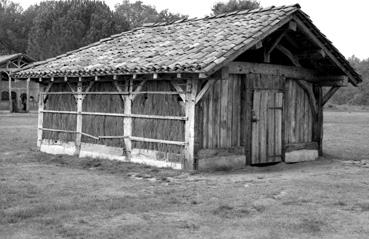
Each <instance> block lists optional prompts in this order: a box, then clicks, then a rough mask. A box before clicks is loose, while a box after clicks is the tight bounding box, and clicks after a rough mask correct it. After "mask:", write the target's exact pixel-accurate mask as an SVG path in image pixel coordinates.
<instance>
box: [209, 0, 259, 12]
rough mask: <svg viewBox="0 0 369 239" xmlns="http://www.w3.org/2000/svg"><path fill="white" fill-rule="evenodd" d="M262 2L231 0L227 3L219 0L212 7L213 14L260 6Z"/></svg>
mask: <svg viewBox="0 0 369 239" xmlns="http://www.w3.org/2000/svg"><path fill="white" fill-rule="evenodd" d="M259 7H260V3H259V2H258V1H255V0H229V1H228V2H227V3H222V2H218V3H216V4H215V5H214V6H213V8H212V9H211V10H212V12H213V15H218V14H222V13H227V12H234V11H241V10H247V9H250V10H252V9H255V8H259Z"/></svg>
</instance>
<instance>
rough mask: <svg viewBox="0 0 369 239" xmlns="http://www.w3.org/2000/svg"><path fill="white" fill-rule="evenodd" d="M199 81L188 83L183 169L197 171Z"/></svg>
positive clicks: (188, 81)
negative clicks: (196, 111) (196, 146)
mask: <svg viewBox="0 0 369 239" xmlns="http://www.w3.org/2000/svg"><path fill="white" fill-rule="evenodd" d="M197 83H198V82H197V81H196V80H194V79H189V80H187V82H186V102H185V107H186V117H187V121H186V123H185V142H186V146H185V162H184V164H183V168H184V169H187V170H194V169H196V166H195V105H196V95H197Z"/></svg>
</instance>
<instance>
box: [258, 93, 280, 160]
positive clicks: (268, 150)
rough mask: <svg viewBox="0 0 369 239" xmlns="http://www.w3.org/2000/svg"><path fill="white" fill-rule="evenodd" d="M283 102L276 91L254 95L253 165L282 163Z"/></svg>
mask: <svg viewBox="0 0 369 239" xmlns="http://www.w3.org/2000/svg"><path fill="white" fill-rule="evenodd" d="M282 101H283V93H281V92H278V91H275V90H274V91H273V90H255V91H254V93H253V110H252V138H251V140H252V141H251V164H264V163H273V162H281V161H282V110H283V102H282Z"/></svg>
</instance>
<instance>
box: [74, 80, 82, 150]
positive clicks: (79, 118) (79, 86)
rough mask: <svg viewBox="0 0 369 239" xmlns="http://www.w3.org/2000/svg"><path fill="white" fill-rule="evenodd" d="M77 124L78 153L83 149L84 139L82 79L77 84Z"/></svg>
mask: <svg viewBox="0 0 369 239" xmlns="http://www.w3.org/2000/svg"><path fill="white" fill-rule="evenodd" d="M76 100H77V126H76V132H77V133H76V152H75V154H76V155H78V154H79V152H80V150H81V139H82V102H83V95H82V82H81V80H80V81H79V82H78V84H77V97H76Z"/></svg>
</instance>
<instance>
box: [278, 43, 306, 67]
mask: <svg viewBox="0 0 369 239" xmlns="http://www.w3.org/2000/svg"><path fill="white" fill-rule="evenodd" d="M276 49H277V50H279V51H280V52H282V53H283V54H284V55H285V56H286V57H287V58H288V59H290V61H291V62H292V64H294V65H295V66H299V67H300V66H301V64H300V62H299V59H298V58H297V57H296V56H295V55H294V54H292V52H291V51H290V50H288V49H287V48H285V47H284V46H282V45H277V46H276Z"/></svg>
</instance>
